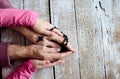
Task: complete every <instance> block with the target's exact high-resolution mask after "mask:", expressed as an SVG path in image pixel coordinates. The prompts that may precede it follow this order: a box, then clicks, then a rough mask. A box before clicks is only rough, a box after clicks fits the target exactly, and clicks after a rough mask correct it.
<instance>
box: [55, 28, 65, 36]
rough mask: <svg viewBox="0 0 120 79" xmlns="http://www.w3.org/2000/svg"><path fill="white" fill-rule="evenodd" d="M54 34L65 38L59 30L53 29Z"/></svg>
mask: <svg viewBox="0 0 120 79" xmlns="http://www.w3.org/2000/svg"><path fill="white" fill-rule="evenodd" d="M53 32H55V33H56V34H58V35H60V36H63V34H62V33H61V32H60V31H59V30H58V29H53Z"/></svg>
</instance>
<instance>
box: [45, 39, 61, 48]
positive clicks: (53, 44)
mask: <svg viewBox="0 0 120 79" xmlns="http://www.w3.org/2000/svg"><path fill="white" fill-rule="evenodd" d="M44 44H45V46H48V47H52V48H60V46H59V45H58V44H57V43H55V42H53V41H50V40H47V39H45V43H44Z"/></svg>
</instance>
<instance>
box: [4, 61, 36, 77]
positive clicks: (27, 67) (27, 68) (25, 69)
mask: <svg viewBox="0 0 120 79" xmlns="http://www.w3.org/2000/svg"><path fill="white" fill-rule="evenodd" d="M33 72H35V66H34V65H33V63H32V61H31V60H27V61H26V62H24V63H23V64H22V65H21V66H19V68H17V69H16V70H15V71H14V72H13V73H11V74H10V75H9V76H8V77H7V78H6V79H29V78H30V77H31V75H32V73H33Z"/></svg>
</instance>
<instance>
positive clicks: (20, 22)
mask: <svg viewBox="0 0 120 79" xmlns="http://www.w3.org/2000/svg"><path fill="white" fill-rule="evenodd" d="M37 18H38V13H37V12H34V11H30V10H22V9H12V8H10V9H0V27H10V26H25V27H33V26H34V24H35V22H36V20H37Z"/></svg>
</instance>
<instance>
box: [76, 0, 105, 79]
mask: <svg viewBox="0 0 120 79" xmlns="http://www.w3.org/2000/svg"><path fill="white" fill-rule="evenodd" d="M75 2H76V18H77V30H78V47H79V57H80V60H79V61H80V72H81V79H105V69H104V51H103V38H102V25H101V21H100V18H101V17H100V15H99V12H98V8H97V5H98V4H99V1H98V0H75Z"/></svg>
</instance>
